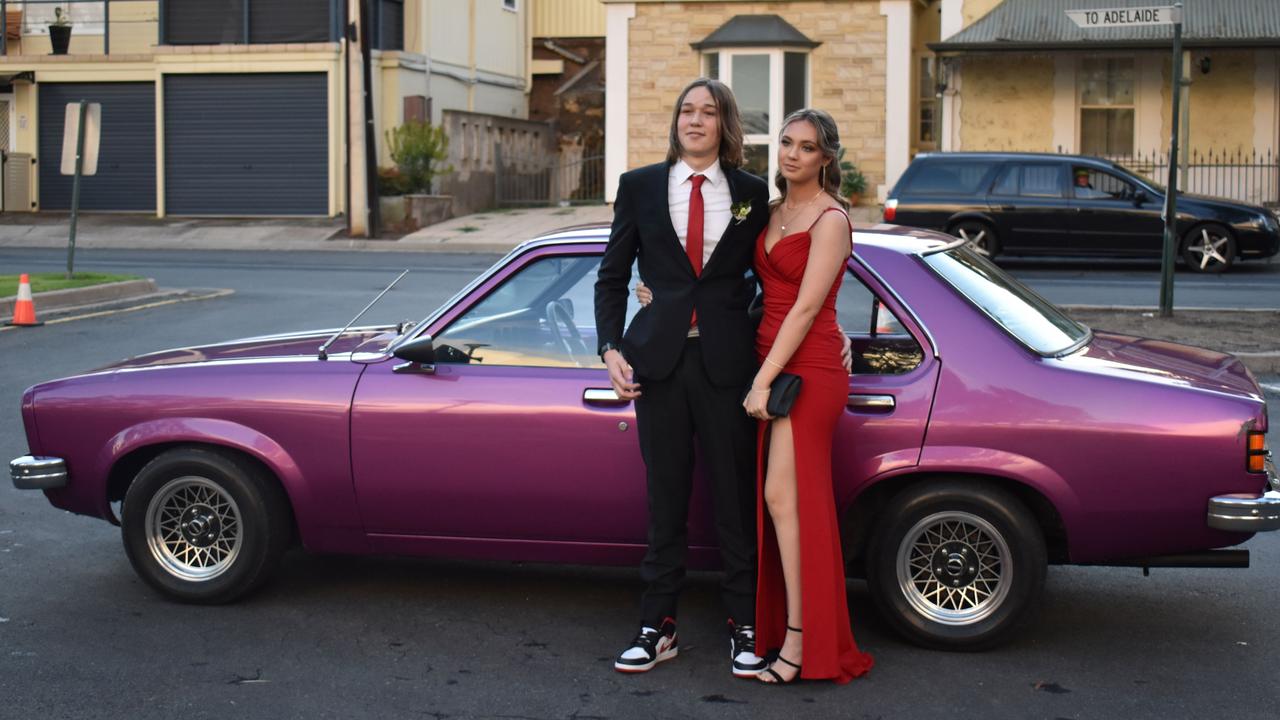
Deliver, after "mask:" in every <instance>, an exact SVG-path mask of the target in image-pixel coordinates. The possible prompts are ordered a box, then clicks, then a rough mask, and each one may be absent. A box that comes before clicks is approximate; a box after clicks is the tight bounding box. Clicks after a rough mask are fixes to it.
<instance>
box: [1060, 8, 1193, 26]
mask: <svg viewBox="0 0 1280 720" xmlns="http://www.w3.org/2000/svg"><path fill="white" fill-rule="evenodd" d="M1067 17H1069V18H1071V21H1072V22H1074V23H1075V24H1076V25H1078V26H1080V27H1082V28H1086V29H1090V28H1104V27H1133V26H1135V25H1173V24H1174V23H1180V22H1182V8H1179V7H1168V6H1162V7H1126V8H1110V9H1099V10H1068V11H1067Z"/></svg>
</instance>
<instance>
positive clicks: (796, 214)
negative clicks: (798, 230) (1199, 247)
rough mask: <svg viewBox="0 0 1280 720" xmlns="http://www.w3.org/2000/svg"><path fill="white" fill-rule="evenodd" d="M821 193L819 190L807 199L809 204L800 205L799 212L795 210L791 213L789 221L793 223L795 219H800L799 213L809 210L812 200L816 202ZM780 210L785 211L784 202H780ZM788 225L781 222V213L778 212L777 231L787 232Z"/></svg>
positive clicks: (785, 204)
mask: <svg viewBox="0 0 1280 720" xmlns="http://www.w3.org/2000/svg"><path fill="white" fill-rule="evenodd" d="M822 192H823V191H822V190H819V191H818V192H816V193H814V195H813V197H811V198H809V202H807V203H805V204H804V205H801V206H800V209H799V210H796V211H795V212H794V213H792V214H791V221H794V220H795V219H796V218H798V217H800V215H801V213H803V212H804V211H805V210H807V209H809V206H810V205H812V204H813V201H814V200H817V199H818V197H819V196H821V195H822ZM782 209H783V210H786V209H787V203H786V201H785V200H784V201H783V202H782ZM788 224H789V222H783V221H782V213H781V212H779V213H778V227H779V229H780V230H782V232H786V231H787V225H788Z"/></svg>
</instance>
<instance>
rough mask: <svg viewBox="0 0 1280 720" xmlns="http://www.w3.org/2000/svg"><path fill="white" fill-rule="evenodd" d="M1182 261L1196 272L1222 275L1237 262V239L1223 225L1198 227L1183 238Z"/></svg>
mask: <svg viewBox="0 0 1280 720" xmlns="http://www.w3.org/2000/svg"><path fill="white" fill-rule="evenodd" d="M1182 261H1183V262H1185V263H1186V264H1187V267H1189V268H1191V269H1192V270H1194V271H1196V272H1203V273H1220V272H1225V271H1226V270H1227V269H1229V268H1230V267H1231V266H1232V265H1233V264H1235V261H1236V239H1235V236H1233V235H1232V234H1231V231H1230V230H1228V229H1226V228H1225V227H1222V226H1221V225H1198V226H1196V227H1194V228H1192V229H1191V232H1189V233H1187V234H1186V236H1184V237H1183V238H1182Z"/></svg>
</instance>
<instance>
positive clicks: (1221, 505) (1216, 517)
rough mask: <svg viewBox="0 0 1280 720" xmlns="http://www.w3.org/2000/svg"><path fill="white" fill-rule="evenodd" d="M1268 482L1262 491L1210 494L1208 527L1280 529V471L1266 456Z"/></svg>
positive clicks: (1262, 530) (1254, 530)
mask: <svg viewBox="0 0 1280 720" xmlns="http://www.w3.org/2000/svg"><path fill="white" fill-rule="evenodd" d="M1266 471H1267V486H1268V487H1269V488H1270V489H1269V490H1268V491H1267V492H1264V493H1262V495H1245V494H1238V495H1219V496H1217V497H1213V498H1209V527H1211V528H1216V529H1218V530H1229V531H1231V532H1247V533H1254V532H1266V531H1268V530H1280V472H1277V471H1276V465H1275V462H1274V461H1273V460H1272V459H1271V458H1268V459H1267V465H1266Z"/></svg>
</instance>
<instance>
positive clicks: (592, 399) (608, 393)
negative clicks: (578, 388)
mask: <svg viewBox="0 0 1280 720" xmlns="http://www.w3.org/2000/svg"><path fill="white" fill-rule="evenodd" d="M582 402H584V403H586V404H588V405H598V406H601V407H617V406H619V405H626V404H627V403H629V402H631V401H630V400H628V399H626V398H620V397H618V393H616V392H614V391H613V388H587V389H586V390H583V391H582Z"/></svg>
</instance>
